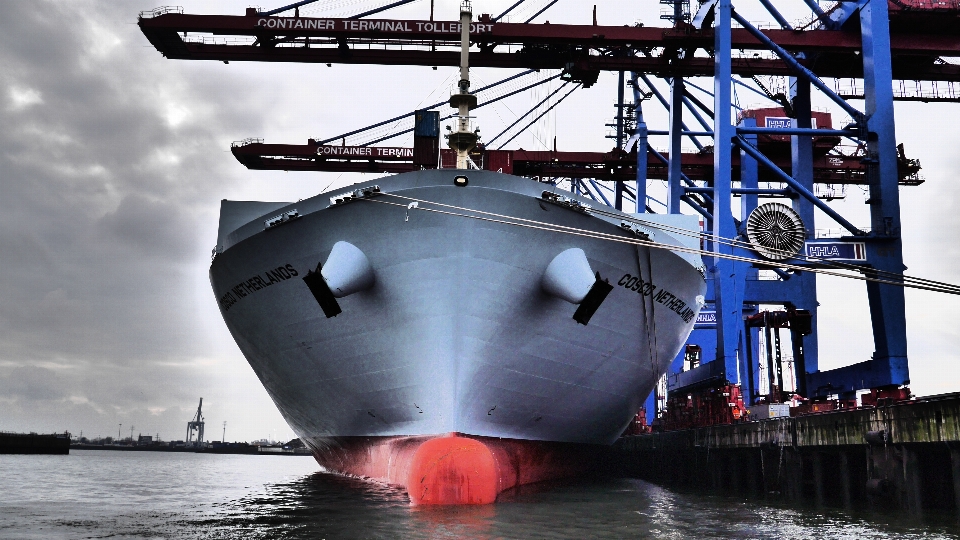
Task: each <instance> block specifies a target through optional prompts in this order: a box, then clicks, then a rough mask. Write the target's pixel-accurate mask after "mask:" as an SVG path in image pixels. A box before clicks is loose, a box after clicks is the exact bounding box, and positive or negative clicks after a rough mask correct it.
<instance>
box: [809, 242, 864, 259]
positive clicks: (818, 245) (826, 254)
mask: <svg viewBox="0 0 960 540" xmlns="http://www.w3.org/2000/svg"><path fill="white" fill-rule="evenodd" d="M804 254H806V256H807V257H812V258H816V259H827V260H843V261H865V260H867V248H866V244H864V243H863V242H807V243H806V244H804Z"/></svg>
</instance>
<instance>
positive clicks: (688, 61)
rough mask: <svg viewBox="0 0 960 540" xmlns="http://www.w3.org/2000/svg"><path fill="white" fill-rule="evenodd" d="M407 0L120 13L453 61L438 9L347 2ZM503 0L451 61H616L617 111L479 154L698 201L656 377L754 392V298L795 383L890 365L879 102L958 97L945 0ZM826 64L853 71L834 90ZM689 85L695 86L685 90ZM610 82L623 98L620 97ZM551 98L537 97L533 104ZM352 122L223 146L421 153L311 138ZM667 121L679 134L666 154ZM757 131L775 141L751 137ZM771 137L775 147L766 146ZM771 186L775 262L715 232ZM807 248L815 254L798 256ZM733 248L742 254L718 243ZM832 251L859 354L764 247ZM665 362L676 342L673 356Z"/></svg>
mask: <svg viewBox="0 0 960 540" xmlns="http://www.w3.org/2000/svg"><path fill="white" fill-rule="evenodd" d="M408 1H409V0H401V1H399V2H395V3H393V4H390V5H388V6H384V7H383V8H380V9H378V10H373V11H371V12H367V13H363V14H360V15H358V16H355V17H351V18H347V19H338V18H320V17H300V16H299V11H298V10H299V7H301V6H303V5H306V4H309V3H310V2H311V0H306V1H302V2H297V3H296V4H291V5H289V6H284V7H281V8H278V9H275V10H271V11H258V10H257V9H256V8H248V9H247V10H246V12H245V13H244V14H243V15H236V16H228V15H190V14H185V13H183V12H182V10H179V9H169V8H164V9H159V10H155V11H153V12H145V13H143V14H141V17H140V20H139V25H140V28H141V30H142V31H143V33H144V35H145V36H146V37H147V39H149V40H150V42H151V43H152V44H153V45H154V46H155V47H156V48H157V50H159V51H160V52H161V53H162V54H163V55H164V56H166V57H167V58H171V59H185V60H216V61H223V62H234V61H260V62H303V63H324V64H332V63H345V64H381V65H421V66H457V65H459V60H460V53H459V50H458V42H459V39H458V38H459V26H458V23H456V22H455V21H448V22H441V21H433V20H387V19H376V20H371V19H365V18H364V17H368V16H369V15H372V14H375V13H377V12H380V11H383V10H385V9H389V8H391V7H394V6H397V5H402V4H404V3H407V2H408ZM523 1H524V0H519V1H518V2H516V3H515V4H513V5H512V6H511V7H510V8H509V9H508V10H507V11H506V12H504V13H502V14H500V15H499V16H496V17H493V16H491V15H481V16H480V17H479V18H478V20H477V21H475V22H474V23H473V24H472V25H471V29H470V30H471V39H472V40H473V42H474V44H475V45H476V46H477V47H478V49H479V50H478V51H476V52H471V55H470V62H471V65H473V66H477V67H491V68H513V69H527V70H545V69H552V70H561V71H562V73H561V75H560V78H561V79H562V80H564V81H565V82H566V83H568V84H571V85H574V89H575V88H577V87H583V88H589V87H590V86H592V85H593V84H594V83H595V82H596V81H597V77H598V75H599V73H600V72H601V71H612V72H617V73H619V87H618V88H619V89H618V101H617V107H618V108H617V111H618V112H617V116H616V117H615V123H614V124H611V127H616V130H617V133H616V135H615V137H614V138H615V139H616V146H615V148H614V150H613V151H612V152H609V153H583V152H566V153H565V152H556V151H553V152H550V151H544V152H526V151H519V150H516V151H509V150H503V149H502V148H500V149H496V150H494V149H492V148H490V149H484V152H485V153H486V156H487V158H486V161H485V162H484V163H487V164H492V163H498V164H499V163H505V162H507V161H508V160H509V161H510V163H511V164H512V165H511V167H510V168H511V169H512V171H513V172H514V173H520V174H527V175H530V176H538V177H541V178H543V177H547V178H561V177H562V178H570V179H572V180H571V183H570V186H571V190H574V191H575V192H578V193H587V194H589V195H590V196H591V197H594V198H595V199H596V198H598V196H599V198H602V199H603V200H604V202H610V201H609V200H608V199H607V198H606V196H605V195H604V194H603V191H604V190H606V191H607V192H608V193H610V194H611V199H612V200H613V202H610V204H611V206H616V207H617V208H618V209H619V208H622V207H623V201H624V199H625V198H626V199H628V200H633V201H634V202H635V204H636V209H637V211H638V212H644V211H645V210H647V211H649V210H650V208H649V206H648V205H647V204H646V201H648V199H649V198H648V196H647V193H646V187H647V180H648V179H652V178H663V179H665V180H666V183H667V198H666V201H664V202H663V206H664V209H663V210H662V211H665V212H668V213H680V211H681V205H682V204H685V205H688V206H689V207H690V208H692V209H693V210H694V211H696V212H697V213H699V214H700V215H701V216H702V217H703V221H704V245H705V247H706V249H708V250H710V252H711V253H714V254H715V257H707V259H709V262H708V264H707V267H708V274H707V276H706V277H707V280H708V282H709V284H708V291H709V293H708V298H707V299H706V300H707V305H706V307H705V310H704V318H703V321H702V322H701V323H700V324H698V326H697V329H696V330H694V334H693V335H692V336H691V342H692V343H696V344H697V345H699V346H701V348H702V350H703V351H704V358H703V359H702V362H701V363H700V364H699V365H698V366H697V367H695V368H692V369H689V370H687V371H684V372H682V373H677V372H675V373H673V374H672V375H671V377H670V381H669V383H670V385H671V386H672V387H673V388H675V389H682V388H693V387H695V386H697V385H703V384H719V383H720V382H732V383H734V384H740V385H742V387H743V389H744V392H743V393H744V395H745V396H747V398H748V400H752V399H754V398H756V397H757V392H758V389H757V388H758V385H757V378H756V377H757V375H756V373H755V370H754V366H753V365H752V364H751V363H750V360H749V354H748V353H749V351H750V350H751V345H752V346H753V347H755V346H756V345H755V344H756V342H757V340H758V329H757V328H756V327H751V326H749V325H745V324H744V316H745V315H752V314H755V313H756V312H757V311H758V309H759V307H758V306H760V305H763V304H780V305H783V306H785V307H787V308H788V309H789V310H793V311H798V310H799V311H803V312H806V313H808V314H809V317H810V324H811V328H812V331H811V332H810V333H809V334H810V335H808V336H806V337H805V338H804V337H803V336H800V339H795V340H794V348H795V351H794V352H795V354H797V355H799V357H798V362H797V370H798V376H797V390H798V391H800V392H801V393H803V394H807V395H819V396H826V395H834V394H836V395H841V396H851V395H852V394H853V393H854V392H855V391H856V390H858V389H862V388H879V387H889V386H898V385H904V384H907V383H908V382H909V370H908V365H907V342H906V321H905V315H904V292H903V288H902V287H901V285H903V284H904V279H903V275H902V272H903V270H904V265H903V257H902V243H901V219H900V203H899V192H898V190H899V188H900V186H901V185H917V184H919V183H921V181H922V180H921V179H920V178H919V177H918V176H917V171H918V170H919V164H918V163H916V162H915V161H913V160H909V159H907V158H906V156H905V153H904V151H903V149H902V147H900V148H899V149H898V145H897V143H896V139H895V126H894V117H893V102H894V101H895V100H915V101H948V102H958V101H960V90H958V87H957V86H955V85H954V83H958V82H960V65H958V64H955V63H951V62H950V61H949V60H948V59H949V58H952V57H960V17H958V15H960V2H958V1H957V0H936V1H930V0H895V1H893V2H890V3H888V2H886V1H882V0H853V1H845V2H837V3H836V4H834V5H833V6H832V7H831V8H830V9H827V10H824V9H822V8H821V7H820V6H819V4H818V3H817V2H815V1H813V0H807V1H806V4H807V6H808V7H809V8H810V10H811V14H810V18H809V20H808V21H807V22H805V23H804V24H803V25H801V26H797V27H794V26H793V25H791V24H790V23H789V22H788V21H787V20H786V19H785V18H784V17H783V16H782V15H781V14H780V13H779V12H778V11H777V9H776V8H775V7H774V6H773V4H772V3H771V2H770V1H769V0H760V1H761V4H763V6H764V7H765V8H766V10H767V11H768V13H769V14H770V16H771V17H772V18H773V19H774V21H775V23H776V25H777V26H779V28H777V29H763V30H761V29H758V28H756V27H755V26H754V25H753V24H751V23H750V22H749V21H747V20H746V19H744V18H743V17H742V16H741V15H740V14H739V13H737V11H736V10H735V9H734V6H733V5H732V2H731V0H707V1H705V2H703V3H702V4H701V5H700V7H699V9H697V10H696V12H691V10H690V9H689V2H686V1H683V0H664V1H662V2H661V3H666V4H671V5H672V6H673V11H672V13H670V14H668V15H669V16H667V17H666V19H667V20H669V21H670V22H671V23H672V26H670V27H646V26H641V25H633V26H602V25H598V24H596V21H595V20H594V24H588V25H570V24H549V23H548V24H530V21H531V20H532V19H533V18H531V19H529V20H528V21H527V22H526V23H508V22H503V17H504V16H505V15H506V14H507V13H508V12H510V11H511V10H513V9H514V8H515V7H516V6H517V5H519V4H521V3H522V2H523ZM554 3H555V0H554V1H553V2H550V3H549V4H547V6H546V7H545V8H544V9H542V10H541V11H540V12H538V13H537V15H539V14H540V13H542V12H543V11H544V10H545V9H546V8H547V7H550V6H551V5H553V4H554ZM291 10H294V11H293V12H292V16H290V15H291ZM535 17H536V16H534V18H535ZM431 19H432V18H431ZM734 76H737V77H738V78H735V77H734ZM760 76H781V77H789V85H788V86H789V88H788V89H787V90H785V91H783V92H779V93H778V92H774V91H771V90H770V89H768V88H767V87H765V86H764V85H763V84H762V83H761V82H760V80H759V79H758V77H760ZM514 77H516V76H514ZM691 77H712V78H713V83H714V84H713V87H712V88H710V89H703V88H700V87H698V86H697V85H696V84H694V83H693V82H692V81H688V80H687V79H688V78H691ZM656 78H659V79H661V80H662V81H663V83H666V84H667V85H669V92H668V93H667V95H664V93H661V92H660V91H659V90H658V89H657V85H656V84H654V82H653V80H652V79H656ZM829 78H833V79H837V81H835V84H834V85H830V84H827V83H826V82H825V81H824V79H829ZM840 79H851V80H853V81H854V82H855V84H853V85H852V86H849V87H845V88H841V85H840V82H839V80H840ZM663 83H661V84H663ZM734 85H739V86H740V87H743V88H747V89H749V90H751V91H754V92H757V93H758V94H760V95H761V96H764V97H765V98H767V99H769V100H770V101H771V102H772V103H773V105H774V106H775V107H776V108H778V109H779V111H780V113H779V114H768V115H766V116H764V117H762V118H761V117H760V116H758V115H751V114H745V112H749V111H740V112H739V113H738V114H736V116H735V115H734V113H733V112H732V111H733V110H734V109H735V108H736V103H735V102H734V99H733V96H732V92H731V89H732V87H733V86H734ZM895 87H896V90H895ZM693 89H697V90H700V91H701V92H700V93H699V94H694V93H693V92H692V90H693ZM911 89H912V90H911ZM630 90H632V93H633V98H634V99H633V103H628V102H627V99H626V97H625V94H626V93H627V92H629V91H630ZM571 91H572V90H571ZM813 92H818V93H819V94H821V95H822V96H824V97H825V98H827V99H829V100H831V101H832V102H833V103H834V104H835V105H836V107H837V108H838V109H840V110H841V111H843V112H844V113H846V114H847V115H849V117H850V118H851V122H850V124H849V125H845V126H840V127H833V126H831V127H824V126H823V125H822V123H821V125H814V121H815V120H816V115H815V113H814V112H813V111H812V109H811V94H812V93H813ZM478 93H479V92H478ZM567 95H569V94H567ZM564 97H565V96H564ZM654 98H655V102H659V103H660V104H661V105H663V106H664V107H665V108H666V109H667V111H668V113H669V122H668V126H667V127H666V129H665V130H659V131H658V130H651V129H648V127H647V125H646V124H645V122H644V117H643V112H642V104H643V102H644V101H647V100H652V99H654ZM560 99H562V98H559V97H558V98H555V102H554V105H553V106H556V104H558V103H559V100H560ZM851 99H863V100H864V108H863V109H862V110H861V109H860V108H857V107H855V106H853V105H852V104H851V103H850V101H849V100H851ZM711 101H712V106H711V105H710V102H711ZM704 102H707V103H704ZM481 105H482V104H481ZM433 108H435V107H433ZM414 114H416V113H415V112H411V113H409V115H410V116H413V115H414ZM405 116H406V115H405ZM399 118H401V117H398V118H394V119H392V120H388V121H385V122H381V123H380V124H377V125H384V124H387V123H389V122H392V121H396V120H398V119H399ZM771 119H773V121H771ZM761 120H762V121H761ZM687 121H696V122H697V127H696V128H695V129H691V128H690V127H688V126H687V124H686V122H687ZM361 131H363V130H356V131H353V132H349V133H346V134H343V135H338V136H336V137H330V138H327V139H319V140H318V139H314V140H310V141H308V144H306V145H277V144H263V142H262V141H258V140H248V141H244V142H242V143H239V144H235V145H234V148H233V153H234V155H235V156H236V157H237V159H238V160H240V161H241V162H242V163H243V164H244V165H246V166H248V167H249V168H253V169H286V170H340V171H360V170H363V171H373V172H401V171H405V170H412V169H413V168H414V167H424V166H429V163H424V162H423V160H420V162H417V160H415V159H408V158H409V157H410V156H408V152H406V151H405V150H404V149H395V150H398V151H395V152H393V153H392V154H389V155H378V156H375V157H373V158H371V157H364V156H359V155H356V156H345V155H344V154H341V155H339V156H337V155H334V154H327V155H324V154H322V153H318V152H322V151H323V148H325V147H327V146H330V145H329V144H328V143H330V142H332V141H340V142H341V147H346V145H345V139H346V137H347V136H350V135H353V134H355V133H358V132H361ZM406 131H413V130H405V132H406ZM392 136H393V135H390V137H392ZM652 136H665V137H667V140H668V144H669V149H670V151H669V152H667V153H662V152H657V151H656V150H654V149H653V147H652V146H650V145H649V142H648V141H649V137H652ZM388 138H389V137H383V138H380V139H377V140H374V141H368V142H365V143H364V144H362V145H361V147H370V146H371V145H373V144H376V143H378V142H382V141H383V140H386V139H388ZM684 139H687V140H690V141H691V142H692V143H693V144H694V145H695V146H696V147H697V148H698V152H697V153H695V154H691V153H683V152H682V151H681V142H682V141H683V140H684ZM775 139H779V141H780V143H781V144H779V145H773V146H771V144H769V143H770V141H771V140H775ZM828 139H829V140H836V141H839V140H844V141H853V143H854V145H855V147H856V149H857V151H856V152H853V153H843V152H838V151H836V149H834V148H833V146H832V145H831V146H830V148H829V149H828V150H827V151H825V152H821V151H819V150H818V145H819V143H820V142H822V141H826V140H828ZM704 141H709V144H704ZM786 147H789V151H788V152H785V151H783V149H784V148H786ZM399 150H404V151H399ZM497 152H504V153H503V154H500V155H498V154H497ZM413 153H416V149H414V152H413ZM508 153H509V156H508V155H507V154H508ZM443 159H445V158H443V157H442V154H441V155H438V157H437V161H436V162H437V163H438V164H442V163H443V161H442V160H443ZM486 166H487V168H490V167H492V165H486ZM493 170H503V168H502V167H499V166H498V167H494V168H493ZM504 172H507V171H506V170H505V171H504ZM584 180H586V182H585V181H584ZM606 181H612V182H613V187H612V188H610V187H606V186H604V185H602V184H603V182H606ZM761 181H773V182H776V183H777V184H779V187H777V188H769V187H767V188H764V187H761V186H760V182H761ZM598 182H599V183H598ZM735 183H738V186H735V185H734V184H735ZM818 183H832V184H844V183H856V184H861V185H864V186H867V188H868V189H869V193H870V197H869V199H868V200H867V203H868V204H869V206H870V214H871V224H870V227H868V228H864V229H861V228H859V227H857V226H854V225H853V224H852V223H851V222H850V221H849V220H847V219H846V218H845V217H844V216H843V215H841V214H840V213H838V212H837V211H836V210H834V209H833V208H831V206H830V205H829V204H827V202H825V201H824V200H823V197H821V196H818V193H817V190H816V189H815V185H816V184H818ZM591 186H592V187H593V188H594V189H591ZM734 195H736V196H739V198H740V208H739V209H734V208H732V203H731V198H732V196H734ZM821 195H822V194H821ZM772 197H781V198H783V197H785V198H787V199H789V201H790V206H791V208H792V210H793V212H795V214H796V215H797V216H798V217H799V219H800V220H802V224H803V226H804V228H805V234H804V237H803V238H802V239H801V244H802V248H801V251H800V253H798V254H796V255H795V256H793V257H790V258H786V259H783V260H778V259H772V258H770V257H765V256H763V255H762V254H758V253H757V252H755V251H751V250H749V249H745V248H743V247H738V246H736V245H733V244H731V243H730V242H724V241H720V240H723V239H735V238H744V237H746V236H748V232H749V231H748V230H747V226H748V222H749V217H750V216H751V214H752V213H753V212H754V211H755V210H757V209H758V207H759V206H760V201H761V198H763V199H768V198H772ZM826 198H827V199H829V197H826ZM823 219H827V220H830V221H833V222H835V223H836V224H837V226H838V227H841V228H842V229H844V230H845V233H844V234H843V235H841V236H840V237H839V238H832V239H826V240H824V239H818V238H815V237H814V234H813V231H814V230H815V228H816V224H817V222H818V220H823ZM811 253H817V254H819V255H818V257H816V258H811V257H810V254H811ZM834 254H835V255H834ZM851 254H852V255H851ZM734 255H736V256H741V257H743V258H744V260H741V261H736V260H732V259H730V258H729V257H730V256H734ZM746 260H749V261H751V262H744V261H746ZM834 262H841V263H843V264H847V265H851V266H850V267H851V268H856V269H858V270H859V271H860V272H862V273H863V274H864V275H866V276H867V277H872V278H873V279H872V281H869V282H868V283H867V292H868V298H869V304H870V320H871V322H872V326H873V337H874V347H875V351H874V353H873V355H872V357H871V358H870V359H869V360H865V361H863V362H859V363H855V364H853V365H849V366H846V367H843V368H840V369H835V370H830V371H821V370H819V366H818V360H817V359H818V353H817V349H818V344H817V339H816V331H815V330H816V324H817V315H816V313H817V287H816V279H815V275H814V274H813V273H812V272H797V271H790V272H787V271H783V270H781V269H778V264H779V265H782V266H786V265H790V266H792V267H794V268H804V267H806V268H810V269H815V268H817V267H819V266H823V265H826V264H832V263H834ZM760 269H771V270H773V271H774V272H775V273H776V275H777V276H778V279H776V280H758V279H756V278H757V275H758V271H759V270H760ZM898 276H899V277H898ZM682 361H683V355H681V356H680V357H678V362H680V363H682Z"/></svg>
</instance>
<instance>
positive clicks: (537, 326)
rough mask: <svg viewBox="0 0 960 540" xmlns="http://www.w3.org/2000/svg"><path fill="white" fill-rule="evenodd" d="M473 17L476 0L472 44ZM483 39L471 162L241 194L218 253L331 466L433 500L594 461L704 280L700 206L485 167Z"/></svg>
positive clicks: (312, 442)
mask: <svg viewBox="0 0 960 540" xmlns="http://www.w3.org/2000/svg"><path fill="white" fill-rule="evenodd" d="M470 17H471V13H470V7H469V3H467V2H465V3H464V5H463V6H462V8H461V21H462V29H463V40H464V43H467V40H468V39H469V36H468V29H469V21H470ZM463 51H464V52H463V53H462V62H461V81H460V84H459V90H458V91H457V93H455V94H454V95H452V96H451V105H452V106H454V107H456V108H458V109H459V117H458V119H457V128H456V129H455V130H451V133H450V135H448V144H449V146H450V147H451V148H453V149H455V150H456V151H457V155H458V168H457V169H433V170H421V171H414V172H409V173H404V174H399V175H395V176H390V177H384V178H379V179H377V180H375V181H371V182H365V183H361V184H357V185H355V186H350V187H349V188H345V189H341V190H337V191H334V192H331V193H326V194H321V195H317V196H315V197H312V198H309V199H305V200H301V201H297V202H296V203H268V202H256V201H223V202H222V205H221V214H220V227H219V233H218V242H217V248H216V249H215V253H214V259H213V262H212V264H211V267H210V281H211V285H212V287H213V290H214V293H215V294H216V297H217V299H218V301H219V305H220V310H221V313H222V315H223V318H224V321H225V322H226V325H227V327H228V328H229V330H230V332H231V334H232V335H233V337H234V339H235V340H236V342H237V344H238V346H239V348H240V350H241V351H242V352H243V354H244V356H245V357H246V359H247V360H248V362H249V363H250V365H251V367H252V368H253V370H254V371H255V373H256V374H257V376H258V377H259V379H260V380H261V382H262V383H263V385H264V387H265V388H266V390H267V392H268V393H269V395H270V396H271V398H272V399H273V401H274V402H275V403H276V405H277V407H278V409H279V410H280V412H281V414H282V415H283V416H284V418H285V419H286V421H287V422H288V423H289V425H290V426H291V428H292V429H293V430H294V432H296V434H297V436H298V437H300V439H301V440H302V441H303V442H304V443H305V444H306V445H307V446H308V447H309V448H310V449H311V451H312V452H313V454H314V456H315V457H316V459H317V461H318V462H319V463H320V465H321V466H323V467H324V468H326V469H327V470H330V471H335V472H339V473H345V474H351V475H357V476H362V477H366V478H370V479H374V480H378V481H382V482H387V483H390V484H394V485H399V486H403V487H404V488H405V489H406V490H407V493H408V494H409V497H410V500H411V502H412V503H413V504H418V505H426V504H485V503H491V502H494V501H495V500H496V497H497V495H498V494H499V493H501V492H502V491H504V490H507V489H510V488H513V487H515V486H519V485H523V484H528V483H532V482H538V481H542V480H548V479H554V478H558V477H563V476H568V475H572V474H577V473H579V472H583V470H584V468H585V467H586V466H587V465H588V464H589V459H588V458H589V456H590V455H594V454H596V450H597V448H599V447H601V446H605V445H610V444H612V443H613V442H614V441H615V440H616V439H617V438H618V437H619V436H620V434H621V433H622V432H623V430H624V429H625V428H626V427H627V425H628V424H629V423H630V422H631V420H632V419H633V418H634V416H635V414H636V413H637V411H638V410H639V409H640V408H641V406H642V402H643V399H644V398H645V397H646V396H647V395H648V394H649V392H650V391H651V390H652V388H653V386H654V385H655V384H656V382H657V381H658V379H659V378H660V376H661V375H662V374H663V373H664V372H665V370H666V369H667V367H668V365H669V363H670V362H671V361H672V360H673V358H674V357H675V356H676V355H677V354H678V352H679V350H680V348H681V346H682V345H683V343H684V342H685V340H686V338H687V337H688V335H689V333H690V331H691V330H692V328H693V324H694V322H695V320H696V316H697V314H698V312H699V310H700V308H701V307H702V305H703V301H704V292H705V287H706V285H705V281H704V276H703V272H704V270H703V266H702V261H701V259H700V256H699V255H698V254H697V253H696V250H697V249H699V237H698V233H697V232H696V230H697V229H698V226H697V225H698V224H697V219H696V218H694V217H688V216H658V215H648V214H627V213H623V212H620V211H617V210H613V209H608V208H602V209H601V208H592V207H591V206H590V201H588V200H586V199H583V198H581V197H579V196H577V195H574V194H569V193H564V192H559V191H557V189H556V186H554V185H551V184H546V183H541V182H537V181H534V180H531V179H526V178H519V177H515V176H510V175H505V174H500V173H496V172H491V171H482V170H476V169H471V168H469V167H470V160H469V151H470V149H471V148H473V147H474V145H475V144H476V141H477V134H476V131H475V130H471V127H472V126H471V125H470V120H469V110H470V108H472V107H473V106H475V105H476V98H475V97H474V96H473V95H472V94H470V92H469V73H468V71H467V69H468V62H467V52H466V51H467V47H464V49H463ZM691 233H692V234H691ZM671 247H673V248H676V249H670V248H671Z"/></svg>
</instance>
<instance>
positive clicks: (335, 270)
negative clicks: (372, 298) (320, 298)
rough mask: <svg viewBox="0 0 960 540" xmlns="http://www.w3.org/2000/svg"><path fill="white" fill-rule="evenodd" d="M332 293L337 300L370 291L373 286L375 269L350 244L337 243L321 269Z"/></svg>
mask: <svg viewBox="0 0 960 540" xmlns="http://www.w3.org/2000/svg"><path fill="white" fill-rule="evenodd" d="M320 274H321V275H322V276H323V280H324V281H326V282H327V286H328V287H330V292H332V293H333V296H335V297H337V298H343V297H344V296H348V295H351V294H353V293H355V292H359V291H362V290H364V289H369V288H370V287H372V286H373V283H374V275H373V267H372V266H370V260H369V259H367V256H366V254H364V253H363V251H360V248H358V247H357V246H355V245H353V244H351V243H350V242H343V241H340V242H337V243H336V244H334V245H333V249H331V250H330V255H329V256H327V260H326V261H325V262H324V263H323V266H322V268H321V269H320Z"/></svg>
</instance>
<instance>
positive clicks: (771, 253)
mask: <svg viewBox="0 0 960 540" xmlns="http://www.w3.org/2000/svg"><path fill="white" fill-rule="evenodd" d="M806 236H807V231H806V229H805V228H804V226H803V220H801V219H800V215H799V214H797V213H796V212H794V210H793V208H790V207H789V206H787V205H785V204H780V203H766V204H761V205H760V206H758V207H756V208H755V209H754V210H753V212H750V216H749V217H747V240H748V241H749V242H750V244H751V245H752V246H753V248H754V249H755V250H756V251H757V253H758V254H760V255H761V256H763V257H766V258H767V259H771V260H774V261H782V260H784V259H789V258H791V257H794V256H795V255H796V254H797V253H799V252H800V250H801V249H802V248H803V241H804V239H805V238H806Z"/></svg>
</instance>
